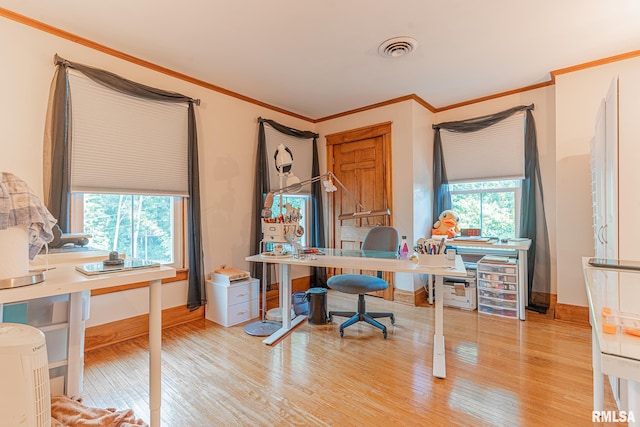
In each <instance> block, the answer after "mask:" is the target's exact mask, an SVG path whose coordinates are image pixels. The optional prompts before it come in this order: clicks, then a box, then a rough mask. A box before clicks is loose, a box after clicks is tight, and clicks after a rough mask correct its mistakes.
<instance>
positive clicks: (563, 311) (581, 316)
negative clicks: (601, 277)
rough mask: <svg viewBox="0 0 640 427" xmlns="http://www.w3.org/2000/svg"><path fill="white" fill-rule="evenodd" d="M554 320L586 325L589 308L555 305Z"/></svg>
mask: <svg viewBox="0 0 640 427" xmlns="http://www.w3.org/2000/svg"><path fill="white" fill-rule="evenodd" d="M554 319H555V320H562V321H565V322H572V323H579V324H582V325H588V324H589V307H582V306H578V305H570V304H560V303H556V306H555V315H554Z"/></svg>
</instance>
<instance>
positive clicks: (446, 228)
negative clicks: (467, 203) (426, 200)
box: [431, 209, 460, 239]
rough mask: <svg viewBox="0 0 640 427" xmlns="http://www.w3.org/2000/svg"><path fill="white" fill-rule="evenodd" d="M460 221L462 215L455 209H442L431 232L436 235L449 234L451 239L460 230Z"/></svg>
mask: <svg viewBox="0 0 640 427" xmlns="http://www.w3.org/2000/svg"><path fill="white" fill-rule="evenodd" d="M458 221H460V217H459V216H458V214H457V213H455V212H454V211H452V210H450V209H447V210H445V211H442V213H441V214H440V216H439V217H438V220H437V221H436V222H435V224H433V230H431V234H433V235H436V236H447V237H448V238H450V239H451V238H453V237H455V235H456V234H458V233H459V232H460V230H459V229H458Z"/></svg>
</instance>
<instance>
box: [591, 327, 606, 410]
mask: <svg viewBox="0 0 640 427" xmlns="http://www.w3.org/2000/svg"><path fill="white" fill-rule="evenodd" d="M600 356H601V353H600V347H599V346H598V337H597V336H596V330H595V328H591V364H592V366H593V410H594V411H603V410H604V375H603V374H602V366H601V364H602V363H601V360H600Z"/></svg>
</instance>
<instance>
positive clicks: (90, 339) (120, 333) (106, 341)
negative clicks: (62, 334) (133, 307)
mask: <svg viewBox="0 0 640 427" xmlns="http://www.w3.org/2000/svg"><path fill="white" fill-rule="evenodd" d="M198 319H204V306H203V307H200V308H198V309H197V310H194V311H189V309H187V307H186V305H185V306H178V307H171V308H167V309H165V310H162V329H165V328H170V327H172V326H177V325H180V324H182V323H187V322H193V321H194V320H198ZM148 334H149V315H148V314H142V315H140V316H135V317H130V318H128V319H122V320H117V321H115V322H110V323H104V324H102V325H97V326H92V327H90V328H86V330H85V333H84V351H85V352H86V351H91V350H95V349H97V348H101V347H107V346H109V345H112V344H116V343H119V342H122V341H126V340H129V339H131V338H136V337H140V336H143V335H148Z"/></svg>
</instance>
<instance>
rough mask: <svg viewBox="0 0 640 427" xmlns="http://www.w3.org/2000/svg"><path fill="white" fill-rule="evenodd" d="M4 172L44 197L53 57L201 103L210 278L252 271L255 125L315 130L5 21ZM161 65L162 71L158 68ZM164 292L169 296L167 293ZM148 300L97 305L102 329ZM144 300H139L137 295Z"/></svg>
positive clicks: (171, 300)
mask: <svg viewBox="0 0 640 427" xmlns="http://www.w3.org/2000/svg"><path fill="white" fill-rule="evenodd" d="M0 39H2V40H3V41H4V42H3V43H0V56H1V57H2V58H3V60H4V61H5V67H4V70H3V74H2V79H0V85H1V86H0V91H1V93H2V97H0V129H1V130H2V139H1V140H0V170H2V171H7V172H12V173H14V174H16V175H17V176H19V177H20V178H22V179H24V180H25V181H26V182H27V183H28V184H29V185H30V186H31V187H32V188H33V189H34V191H35V192H36V193H37V194H38V195H40V196H42V191H43V190H42V187H43V186H42V174H43V172H42V170H43V168H42V147H43V145H42V144H43V143H42V141H43V131H44V123H45V113H46V107H47V100H48V97H49V87H50V83H51V80H52V78H53V73H54V64H53V56H54V54H56V53H58V54H59V55H60V56H62V57H63V58H65V59H68V60H70V61H75V62H80V63H84V64H87V65H92V66H94V67H98V68H102V69H105V70H109V71H111V72H114V73H116V74H119V75H121V76H123V77H126V78H128V79H131V80H134V81H137V82H140V83H144V84H146V85H150V86H154V87H158V88H162V89H166V90H170V91H175V92H180V93H183V94H185V95H188V96H191V97H192V98H200V99H201V100H202V103H201V105H200V107H197V108H196V120H197V125H198V144H199V157H200V174H201V189H202V234H203V246H204V255H205V260H204V262H205V270H206V271H207V272H210V271H212V270H213V269H215V268H217V267H218V266H219V265H221V264H226V265H228V266H232V267H235V268H240V269H245V270H247V269H249V263H247V262H246V261H244V258H245V257H246V256H247V255H248V254H249V253H250V247H249V241H250V239H249V235H250V232H251V221H250V217H251V209H252V194H253V181H254V168H255V166H254V165H255V156H256V147H257V139H258V124H257V118H258V117H260V116H262V117H264V118H269V119H273V120H276V121H278V122H280V123H283V124H286V125H287V126H291V127H295V128H299V129H306V130H313V124H312V123H309V122H307V121H304V120H300V119H296V118H292V117H291V116H288V115H284V114H281V113H276V112H273V111H272V110H268V109H265V108H262V107H260V106H257V105H254V104H250V103H247V102H244V101H241V100H238V99H236V98H232V97H229V96H226V95H223V94H221V93H218V92H214V91H211V90H208V89H205V88H202V87H200V86H196V85H193V84H191V83H187V82H185V81H182V80H179V79H176V78H173V77H170V76H167V75H164V74H161V73H158V72H155V71H152V70H150V69H147V68H143V67H141V66H138V65H135V64H132V63H130V62H126V61H123V60H120V59H118V58H115V57H112V56H109V55H107V54H104V53H102V52H99V51H96V50H92V49H89V48H87V47H84V46H81V45H78V44H75V43H72V42H70V41H67V40H64V39H61V38H58V37H55V36H52V35H50V34H47V33H45V32H42V31H39V30H36V29H33V28H30V27H28V26H25V25H22V24H19V23H16V22H13V21H11V20H8V19H4V18H1V19H0ZM159 65H162V64H159ZM164 288H166V291H165V293H166V295H167V297H165V298H164V299H163V307H165V308H168V307H175V306H180V305H184V304H186V297H187V291H186V282H177V283H172V284H168V285H165V286H164ZM164 288H163V289H164ZM142 293H144V292H140V291H127V292H120V293H118V294H117V298H116V299H117V301H118V304H113V301H112V300H113V299H114V297H110V296H104V297H94V298H93V299H92V312H93V314H94V319H93V320H92V321H90V323H91V322H94V321H96V319H99V321H100V322H101V323H103V322H104V321H107V319H108V318H110V319H111V320H112V321H113V320H118V319H122V318H127V317H131V316H135V315H138V314H140V313H142V312H146V310H147V298H146V297H144V296H143V295H142ZM139 294H140V295H139Z"/></svg>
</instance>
